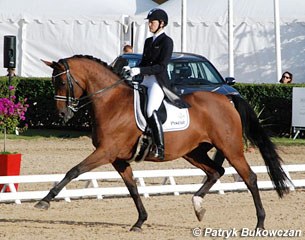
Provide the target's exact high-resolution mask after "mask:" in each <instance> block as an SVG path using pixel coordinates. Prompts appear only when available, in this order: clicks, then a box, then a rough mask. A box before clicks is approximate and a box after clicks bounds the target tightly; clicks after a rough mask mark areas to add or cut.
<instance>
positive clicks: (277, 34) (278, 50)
mask: <svg viewBox="0 0 305 240" xmlns="http://www.w3.org/2000/svg"><path fill="white" fill-rule="evenodd" d="M274 29H275V54H276V77H277V79H276V82H278V80H279V79H280V78H281V77H282V56H281V30H280V11H279V0H274Z"/></svg>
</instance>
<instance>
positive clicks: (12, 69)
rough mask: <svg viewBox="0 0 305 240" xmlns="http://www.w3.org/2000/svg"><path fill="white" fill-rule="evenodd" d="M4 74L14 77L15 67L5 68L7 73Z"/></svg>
mask: <svg viewBox="0 0 305 240" xmlns="http://www.w3.org/2000/svg"><path fill="white" fill-rule="evenodd" d="M6 76H8V77H9V76H11V77H15V76H16V73H15V68H8V69H7V75H6Z"/></svg>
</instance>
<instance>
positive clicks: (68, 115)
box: [59, 108, 74, 123]
mask: <svg viewBox="0 0 305 240" xmlns="http://www.w3.org/2000/svg"><path fill="white" fill-rule="evenodd" d="M73 116H74V113H73V111H72V110H71V109H70V108H65V109H63V110H62V111H59V117H61V118H63V120H64V122H65V123H66V122H68V121H69V120H70V119H71V118H72V117H73Z"/></svg>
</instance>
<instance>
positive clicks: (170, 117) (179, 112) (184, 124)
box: [134, 89, 190, 132]
mask: <svg viewBox="0 0 305 240" xmlns="http://www.w3.org/2000/svg"><path fill="white" fill-rule="evenodd" d="M163 103H164V106H165V109H166V112H167V118H166V121H165V122H164V123H163V125H162V126H163V132H170V131H181V130H185V129H187V128H188V126H189V124H190V117H189V112H188V109H187V108H183V109H179V108H177V107H175V106H173V105H172V104H169V103H168V102H167V101H164V100H163ZM134 112H135V119H136V123H137V126H138V128H139V129H140V130H141V131H143V132H144V131H145V127H146V125H147V123H146V120H145V117H144V116H143V113H142V111H141V105H140V94H139V91H138V90H136V89H135V90H134Z"/></svg>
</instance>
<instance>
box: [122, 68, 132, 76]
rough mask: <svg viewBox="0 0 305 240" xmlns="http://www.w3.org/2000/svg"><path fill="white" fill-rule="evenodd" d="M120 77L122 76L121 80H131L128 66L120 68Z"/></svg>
mask: <svg viewBox="0 0 305 240" xmlns="http://www.w3.org/2000/svg"><path fill="white" fill-rule="evenodd" d="M121 76H122V77H123V78H125V79H129V78H131V74H130V67H129V66H124V67H123V68H122V72H121Z"/></svg>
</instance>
